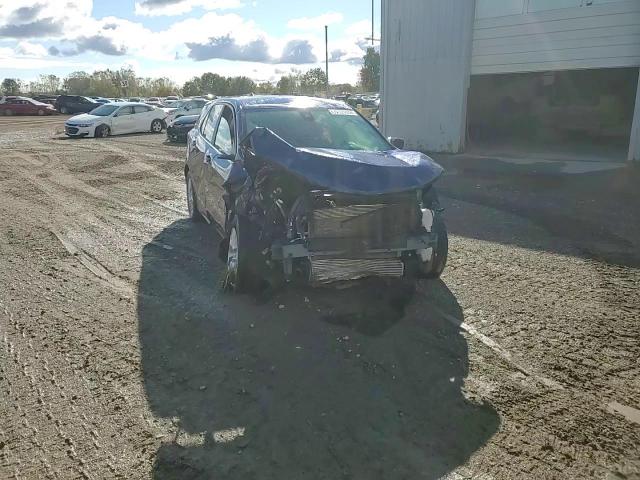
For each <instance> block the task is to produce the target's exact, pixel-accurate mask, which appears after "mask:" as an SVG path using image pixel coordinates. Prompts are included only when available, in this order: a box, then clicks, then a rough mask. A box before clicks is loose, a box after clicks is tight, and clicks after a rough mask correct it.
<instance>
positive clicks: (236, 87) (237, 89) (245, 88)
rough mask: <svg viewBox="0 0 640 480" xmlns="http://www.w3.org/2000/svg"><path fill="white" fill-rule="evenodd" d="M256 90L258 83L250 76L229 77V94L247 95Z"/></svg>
mask: <svg viewBox="0 0 640 480" xmlns="http://www.w3.org/2000/svg"><path fill="white" fill-rule="evenodd" d="M255 90H256V83H255V82H254V81H253V80H251V79H250V78H249V77H232V78H229V90H228V91H227V94H228V95H247V94H248V93H253V92H254V91H255Z"/></svg>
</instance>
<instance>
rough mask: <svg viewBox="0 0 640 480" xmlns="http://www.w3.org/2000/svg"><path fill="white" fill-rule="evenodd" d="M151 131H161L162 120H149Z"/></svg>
mask: <svg viewBox="0 0 640 480" xmlns="http://www.w3.org/2000/svg"><path fill="white" fill-rule="evenodd" d="M151 131H152V132H153V133H161V132H162V120H158V119H156V120H154V121H153V122H151Z"/></svg>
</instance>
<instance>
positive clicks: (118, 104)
mask: <svg viewBox="0 0 640 480" xmlns="http://www.w3.org/2000/svg"><path fill="white" fill-rule="evenodd" d="M105 105H116V106H118V107H133V106H140V107H150V106H151V105H148V104H146V103H144V102H110V103H105Z"/></svg>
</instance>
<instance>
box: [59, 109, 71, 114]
mask: <svg viewBox="0 0 640 480" xmlns="http://www.w3.org/2000/svg"><path fill="white" fill-rule="evenodd" d="M60 113H62V114H67V113H69V109H68V108H67V107H60Z"/></svg>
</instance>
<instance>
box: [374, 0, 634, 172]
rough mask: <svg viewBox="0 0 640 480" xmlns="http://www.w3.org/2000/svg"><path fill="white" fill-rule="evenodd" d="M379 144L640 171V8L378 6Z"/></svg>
mask: <svg viewBox="0 0 640 480" xmlns="http://www.w3.org/2000/svg"><path fill="white" fill-rule="evenodd" d="M381 55H382V86H381V90H382V105H383V107H382V108H383V110H382V116H383V131H384V133H385V135H387V136H393V137H402V138H404V139H405V140H406V142H407V145H408V146H409V147H412V148H419V149H422V150H426V151H436V152H461V151H464V150H465V149H483V148H492V149H494V150H495V149H509V148H512V149H515V150H518V151H522V150H523V149H524V150H525V151H526V150H530V151H532V152H533V151H535V152H550V151H553V152H556V153H557V152H562V153H563V154H570V153H572V152H573V153H574V154H575V155H576V156H586V157H593V156H595V157H602V158H605V159H609V160H624V159H634V160H640V89H639V86H638V83H639V82H638V78H639V73H640V0H382V47H381Z"/></svg>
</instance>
